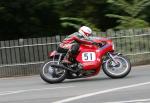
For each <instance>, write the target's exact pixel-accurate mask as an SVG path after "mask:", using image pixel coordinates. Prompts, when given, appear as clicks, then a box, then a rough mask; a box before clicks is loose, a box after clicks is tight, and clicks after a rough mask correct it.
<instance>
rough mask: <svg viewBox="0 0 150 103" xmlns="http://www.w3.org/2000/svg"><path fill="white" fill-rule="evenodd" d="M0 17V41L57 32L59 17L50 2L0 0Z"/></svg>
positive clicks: (47, 0) (40, 0) (45, 0)
mask: <svg viewBox="0 0 150 103" xmlns="http://www.w3.org/2000/svg"><path fill="white" fill-rule="evenodd" d="M0 15H1V16H0V39H16V38H22V37H23V38H24V37H38V36H44V35H43V34H44V33H46V34H45V36H46V35H47V34H48V33H49V34H50V33H51V34H53V33H58V32H59V30H58V29H59V28H60V21H59V16H58V14H57V13H56V12H55V11H54V8H53V3H52V2H51V1H50V0H13V1H12V0H1V3H0ZM41 32H44V33H43V34H42V33H41Z"/></svg>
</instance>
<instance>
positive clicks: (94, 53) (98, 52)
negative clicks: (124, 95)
mask: <svg viewBox="0 0 150 103" xmlns="http://www.w3.org/2000/svg"><path fill="white" fill-rule="evenodd" d="M94 41H95V42H97V43H101V42H105V45H104V46H103V47H99V46H95V45H84V44H82V45H80V48H79V54H78V55H77V57H76V60H77V61H78V62H79V63H81V64H82V67H83V69H84V70H95V71H96V72H95V74H93V75H96V74H97V73H99V71H100V67H101V65H102V57H103V56H104V55H105V54H106V53H107V52H112V51H114V50H113V47H112V45H113V44H112V41H111V40H108V39H97V40H94Z"/></svg>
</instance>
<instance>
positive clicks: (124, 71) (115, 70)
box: [102, 55, 131, 78]
mask: <svg viewBox="0 0 150 103" xmlns="http://www.w3.org/2000/svg"><path fill="white" fill-rule="evenodd" d="M114 60H115V61H116V62H117V63H118V64H117V65H116V64H115V63H114V62H113V61H112V60H111V59H110V58H109V59H107V60H106V62H105V63H104V64H103V65H102V68H103V71H104V73H105V74H106V75H107V76H109V77H111V78H123V77H125V76H127V75H128V74H129V73H130V71H131V63H130V61H129V59H128V58H127V57H125V56H122V55H116V56H114Z"/></svg>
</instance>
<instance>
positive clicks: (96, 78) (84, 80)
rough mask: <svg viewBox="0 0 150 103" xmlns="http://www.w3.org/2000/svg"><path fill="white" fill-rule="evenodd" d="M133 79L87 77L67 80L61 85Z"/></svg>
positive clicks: (128, 77)
mask: <svg viewBox="0 0 150 103" xmlns="http://www.w3.org/2000/svg"><path fill="white" fill-rule="evenodd" d="M130 78H134V76H127V77H125V78H118V79H112V78H109V77H88V78H79V79H67V80H65V81H64V82H63V83H64V84H65V83H77V82H80V83H85V82H97V81H107V82H108V81H115V80H121V79H123V80H124V79H130Z"/></svg>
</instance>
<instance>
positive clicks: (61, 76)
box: [40, 37, 131, 83]
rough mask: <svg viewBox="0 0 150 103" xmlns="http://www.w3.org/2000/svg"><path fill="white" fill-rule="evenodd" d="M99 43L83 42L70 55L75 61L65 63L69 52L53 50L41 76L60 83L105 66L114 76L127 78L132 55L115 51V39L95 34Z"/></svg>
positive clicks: (42, 68)
mask: <svg viewBox="0 0 150 103" xmlns="http://www.w3.org/2000/svg"><path fill="white" fill-rule="evenodd" d="M90 39H91V40H92V41H93V42H96V43H97V45H85V44H80V47H79V50H78V52H77V53H76V55H74V56H73V57H71V58H70V61H71V62H72V63H71V64H68V63H63V62H62V61H63V59H64V58H65V55H66V53H61V52H57V51H56V50H54V51H52V52H49V59H48V60H47V61H45V63H43V65H42V67H41V69H40V76H41V78H42V79H43V80H44V81H45V82H48V83H60V82H62V81H64V80H65V79H76V78H87V77H91V76H95V75H97V74H98V73H99V72H100V70H101V69H102V70H103V71H104V73H105V74H106V75H107V76H108V77H110V78H123V77H125V76H127V75H128V74H129V73H130V71H131V63H130V61H129V59H128V58H127V57H126V56H124V55H122V54H121V53H117V52H115V49H114V44H113V42H112V40H110V39H108V38H101V37H91V38H90Z"/></svg>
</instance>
